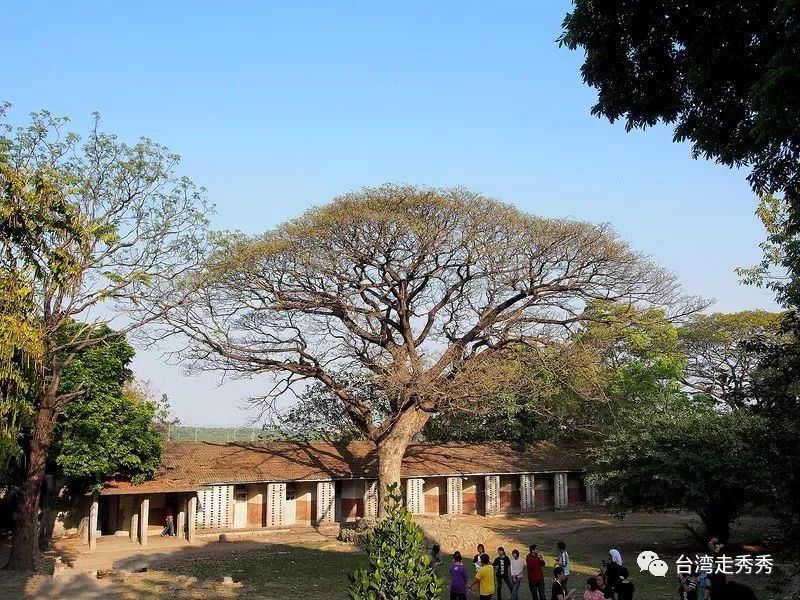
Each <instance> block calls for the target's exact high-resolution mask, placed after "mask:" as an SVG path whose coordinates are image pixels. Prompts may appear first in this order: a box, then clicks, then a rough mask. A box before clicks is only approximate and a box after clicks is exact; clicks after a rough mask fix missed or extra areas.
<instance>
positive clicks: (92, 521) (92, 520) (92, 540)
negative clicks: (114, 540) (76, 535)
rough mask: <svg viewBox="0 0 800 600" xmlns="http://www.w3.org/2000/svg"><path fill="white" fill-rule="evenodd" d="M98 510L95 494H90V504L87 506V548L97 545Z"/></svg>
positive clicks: (92, 548) (93, 547) (90, 548)
mask: <svg viewBox="0 0 800 600" xmlns="http://www.w3.org/2000/svg"><path fill="white" fill-rule="evenodd" d="M99 510H100V505H99V501H98V498H97V494H95V495H94V496H92V504H91V505H90V506H89V550H94V549H95V548H96V547H97V513H98V511H99Z"/></svg>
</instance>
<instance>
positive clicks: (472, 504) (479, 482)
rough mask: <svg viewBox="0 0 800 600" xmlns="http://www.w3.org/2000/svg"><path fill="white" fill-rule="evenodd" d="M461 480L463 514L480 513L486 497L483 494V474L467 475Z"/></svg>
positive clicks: (482, 511)
mask: <svg viewBox="0 0 800 600" xmlns="http://www.w3.org/2000/svg"><path fill="white" fill-rule="evenodd" d="M462 481H463V487H462V490H463V494H462V501H463V508H462V511H463V513H464V514H465V515H482V514H483V513H484V506H485V501H486V499H485V498H484V496H483V476H478V477H467V478H466V479H464V480H462Z"/></svg>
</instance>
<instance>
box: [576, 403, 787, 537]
mask: <svg viewBox="0 0 800 600" xmlns="http://www.w3.org/2000/svg"><path fill="white" fill-rule="evenodd" d="M767 434H768V431H767V423H766V422H765V421H764V420H763V419H761V418H760V417H758V416H755V415H750V414H744V413H741V414H740V413H723V412H720V411H718V410H716V409H715V408H714V407H713V406H708V405H701V404H696V403H692V402H690V401H688V400H687V399H685V398H681V397H675V398H673V399H671V400H670V401H668V402H666V403H664V404H662V405H661V406H657V405H653V406H650V407H646V408H645V407H641V408H639V409H636V410H633V411H631V412H630V413H629V414H628V415H627V417H626V419H625V422H624V423H623V424H622V425H621V426H620V427H619V428H617V429H616V430H615V431H614V432H613V433H612V434H611V435H610V436H609V438H608V439H607V440H606V441H605V443H604V444H603V445H602V448H601V449H599V451H598V453H597V464H596V467H595V469H596V470H595V472H594V474H593V475H592V480H593V481H595V482H596V483H599V484H600V486H601V487H602V489H603V490H604V493H605V494H606V496H607V498H608V501H609V504H610V505H611V506H613V507H616V510H617V511H618V512H620V513H622V514H624V513H625V512H627V511H634V510H647V511H665V510H675V509H680V510H688V511H691V512H695V513H697V514H698V515H699V516H700V518H701V520H702V521H703V524H704V525H705V528H706V531H707V533H712V534H717V535H719V536H720V537H721V538H722V539H727V537H728V535H729V533H730V523H731V521H732V520H733V519H734V518H736V517H737V516H739V514H740V513H741V511H742V509H743V508H744V507H745V506H746V504H747V503H750V502H758V501H763V500H765V499H766V498H768V497H769V493H770V490H771V487H772V482H771V481H770V479H771V477H765V474H766V473H770V472H771V461H770V458H769V456H768V455H767V454H765V453H764V452H763V451H762V447H761V444H760V441H761V440H763V439H765V436H766V435H767Z"/></svg>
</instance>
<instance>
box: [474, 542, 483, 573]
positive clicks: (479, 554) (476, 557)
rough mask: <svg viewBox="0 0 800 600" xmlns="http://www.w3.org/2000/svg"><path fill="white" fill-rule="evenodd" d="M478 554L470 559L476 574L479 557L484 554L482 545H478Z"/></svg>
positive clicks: (479, 563)
mask: <svg viewBox="0 0 800 600" xmlns="http://www.w3.org/2000/svg"><path fill="white" fill-rule="evenodd" d="M477 549H478V553H477V554H476V555H475V556H474V557H473V558H472V564H473V565H475V572H476V573H477V572H478V569H480V568H481V556H483V555H484V554H486V550H485V549H484V548H483V544H478V548H477Z"/></svg>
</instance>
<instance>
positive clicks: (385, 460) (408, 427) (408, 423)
mask: <svg viewBox="0 0 800 600" xmlns="http://www.w3.org/2000/svg"><path fill="white" fill-rule="evenodd" d="M430 418H431V414H430V413H428V412H425V411H422V410H419V409H418V408H413V409H410V410H408V411H406V412H403V413H401V414H400V415H399V416H398V417H397V418H396V419H395V421H394V423H393V424H392V427H391V428H390V429H389V430H388V431H387V433H386V434H385V435H384V436H383V437H381V439H380V440H378V441H377V442H376V444H377V446H378V494H379V500H380V503H379V507H378V516H379V517H383V516H385V515H386V506H385V504H384V502H385V499H386V491H387V488H388V487H389V486H390V485H392V484H393V483H396V484H398V489H397V493H398V494H400V493H401V490H400V487H399V484H400V476H401V471H402V467H403V456H404V455H405V453H406V448H408V445H409V444H410V443H411V442H412V441H413V440H414V437H415V436H416V435H417V434H418V433H419V432H420V431H421V430H422V428H423V427H424V426H425V423H427V422H428V419H430Z"/></svg>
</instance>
